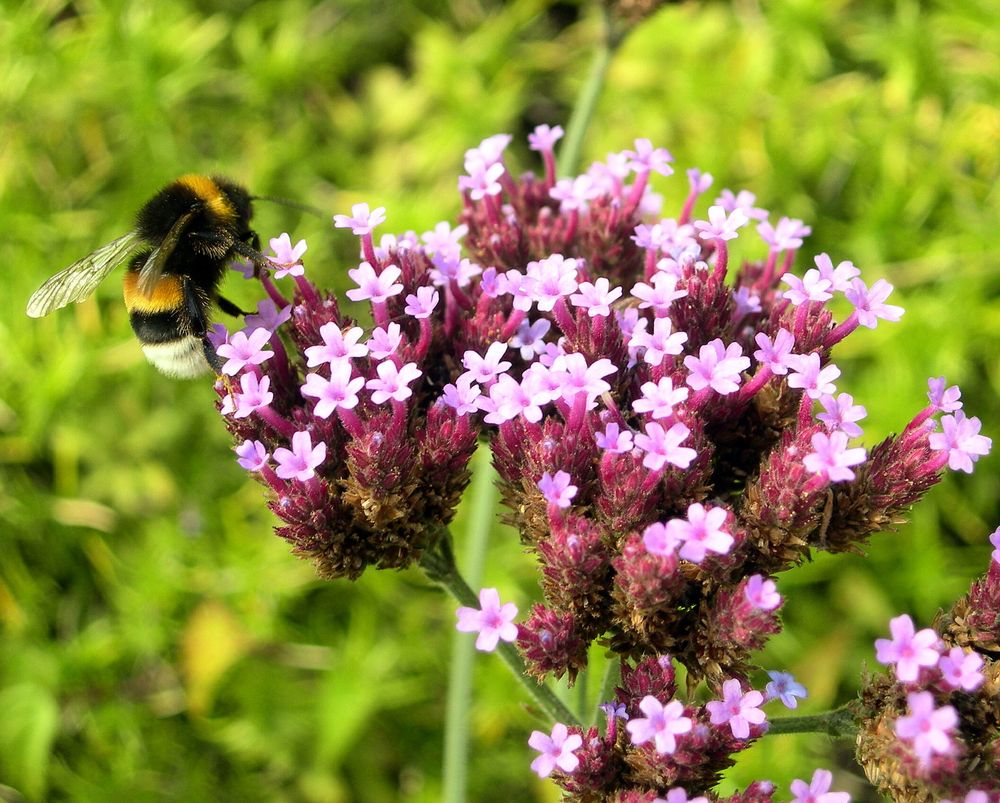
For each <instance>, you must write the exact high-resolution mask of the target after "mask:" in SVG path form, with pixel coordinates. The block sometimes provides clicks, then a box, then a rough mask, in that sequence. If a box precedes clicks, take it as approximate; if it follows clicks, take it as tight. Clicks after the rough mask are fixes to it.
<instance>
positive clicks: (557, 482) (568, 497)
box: [538, 471, 577, 508]
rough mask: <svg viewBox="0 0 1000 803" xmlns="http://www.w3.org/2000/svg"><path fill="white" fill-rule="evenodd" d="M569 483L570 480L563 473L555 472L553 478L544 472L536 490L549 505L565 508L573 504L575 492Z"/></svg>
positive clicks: (575, 488) (567, 475) (574, 488)
mask: <svg viewBox="0 0 1000 803" xmlns="http://www.w3.org/2000/svg"><path fill="white" fill-rule="evenodd" d="M571 482H572V478H571V477H570V476H569V474H567V473H566V472H565V471H557V472H556V473H555V476H552V475H551V474H549V472H547V471H546V472H545V473H544V474H542V478H541V479H540V480H539V481H538V490H539V491H541V492H542V496H544V497H545V501H546V502H548V503H549V504H550V505H555V506H556V507H558V508H567V507H569V506H570V505H571V504H572V503H573V497H574V496H576V492H577V487H576V486H575V485H572V484H571Z"/></svg>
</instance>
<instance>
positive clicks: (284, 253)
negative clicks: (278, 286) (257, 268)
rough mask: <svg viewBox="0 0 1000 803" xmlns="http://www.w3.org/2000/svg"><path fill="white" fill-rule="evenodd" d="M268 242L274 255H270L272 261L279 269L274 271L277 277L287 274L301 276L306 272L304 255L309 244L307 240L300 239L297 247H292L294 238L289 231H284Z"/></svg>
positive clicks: (268, 259)
mask: <svg viewBox="0 0 1000 803" xmlns="http://www.w3.org/2000/svg"><path fill="white" fill-rule="evenodd" d="M267 244H268V245H269V246H271V251H273V252H274V256H269V257H268V258H267V261H268V262H270V263H271V264H272V265H273V266H274V267H275V268H277V270H276V271H275V272H274V278H275V279H281V278H283V277H285V276H301V275H303V274H304V273H305V270H304V269H303V267H302V255H303V254H304V253H305V252H306V249H307V248H308V246H307V245H306V241H305V240H299V241H298V242H297V243H296V244H295V247H294V248H293V247H292V238H291V237H289V236H288V233H287V232H282V234H280V235H279V236H278V237H272V238H271V239H270V240H268V242H267Z"/></svg>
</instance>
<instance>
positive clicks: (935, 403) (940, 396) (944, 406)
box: [927, 376, 962, 413]
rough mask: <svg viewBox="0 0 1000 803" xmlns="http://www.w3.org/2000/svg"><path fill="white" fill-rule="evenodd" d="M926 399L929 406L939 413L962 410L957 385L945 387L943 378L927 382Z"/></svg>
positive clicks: (959, 391) (960, 395)
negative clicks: (928, 401)
mask: <svg viewBox="0 0 1000 803" xmlns="http://www.w3.org/2000/svg"><path fill="white" fill-rule="evenodd" d="M927 387H928V391H927V398H928V399H929V400H930V403H931V406H932V407H933V408H934V409H935V410H936V411H938V412H941V413H955V412H958V411H959V410H961V409H962V402H961V398H962V391H961V390H960V389H959V387H958V385H952V386H951V387H949V388H946V387H945V380H944V377H943V376H940V377H936V378H931V379H928V380H927Z"/></svg>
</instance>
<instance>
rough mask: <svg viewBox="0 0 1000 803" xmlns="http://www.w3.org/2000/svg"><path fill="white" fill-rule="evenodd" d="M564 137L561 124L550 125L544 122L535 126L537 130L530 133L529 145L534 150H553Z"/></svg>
mask: <svg viewBox="0 0 1000 803" xmlns="http://www.w3.org/2000/svg"><path fill="white" fill-rule="evenodd" d="M562 137H563V129H562V126H561V125H557V126H548V125H545V124H544V123H543V124H542V125H538V126H535V130H534V131H532V132H531V133H530V134H528V147H529V148H531V150H533V151H551V150H552V148H554V147H555V144H556V143H557V142H558V141H559V140H561V139H562Z"/></svg>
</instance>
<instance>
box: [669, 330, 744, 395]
mask: <svg viewBox="0 0 1000 803" xmlns="http://www.w3.org/2000/svg"><path fill="white" fill-rule="evenodd" d="M684 367H685V368H687V369H688V371H690V372H691V373H690V374H688V377H687V380H686V381H687V383H688V385H690V386H691V389H692V390H695V391H698V390H702V389H703V388H707V387H711V388H712V390H714V391H715V392H716V393H718V394H720V395H726V394H728V393H734V392H736V391H737V390H739V387H740V380H741V379H742V377H741V372H743V371H745V370H746V369H747V368H749V367H750V358H749V357H744V356H743V348H742V347H741V346H740V344H739V343H730V344H729V345H728V346H725V345H723V343H722V340H720V339H719V338H716V339H715V340H713V341H712V342H711V343H706V344H705V345H704V346H702V347H701V348H700V349H699V350H698V356H697V357H695V356H694V355H693V354H689V355H688V356H687V357H685V358H684Z"/></svg>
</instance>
